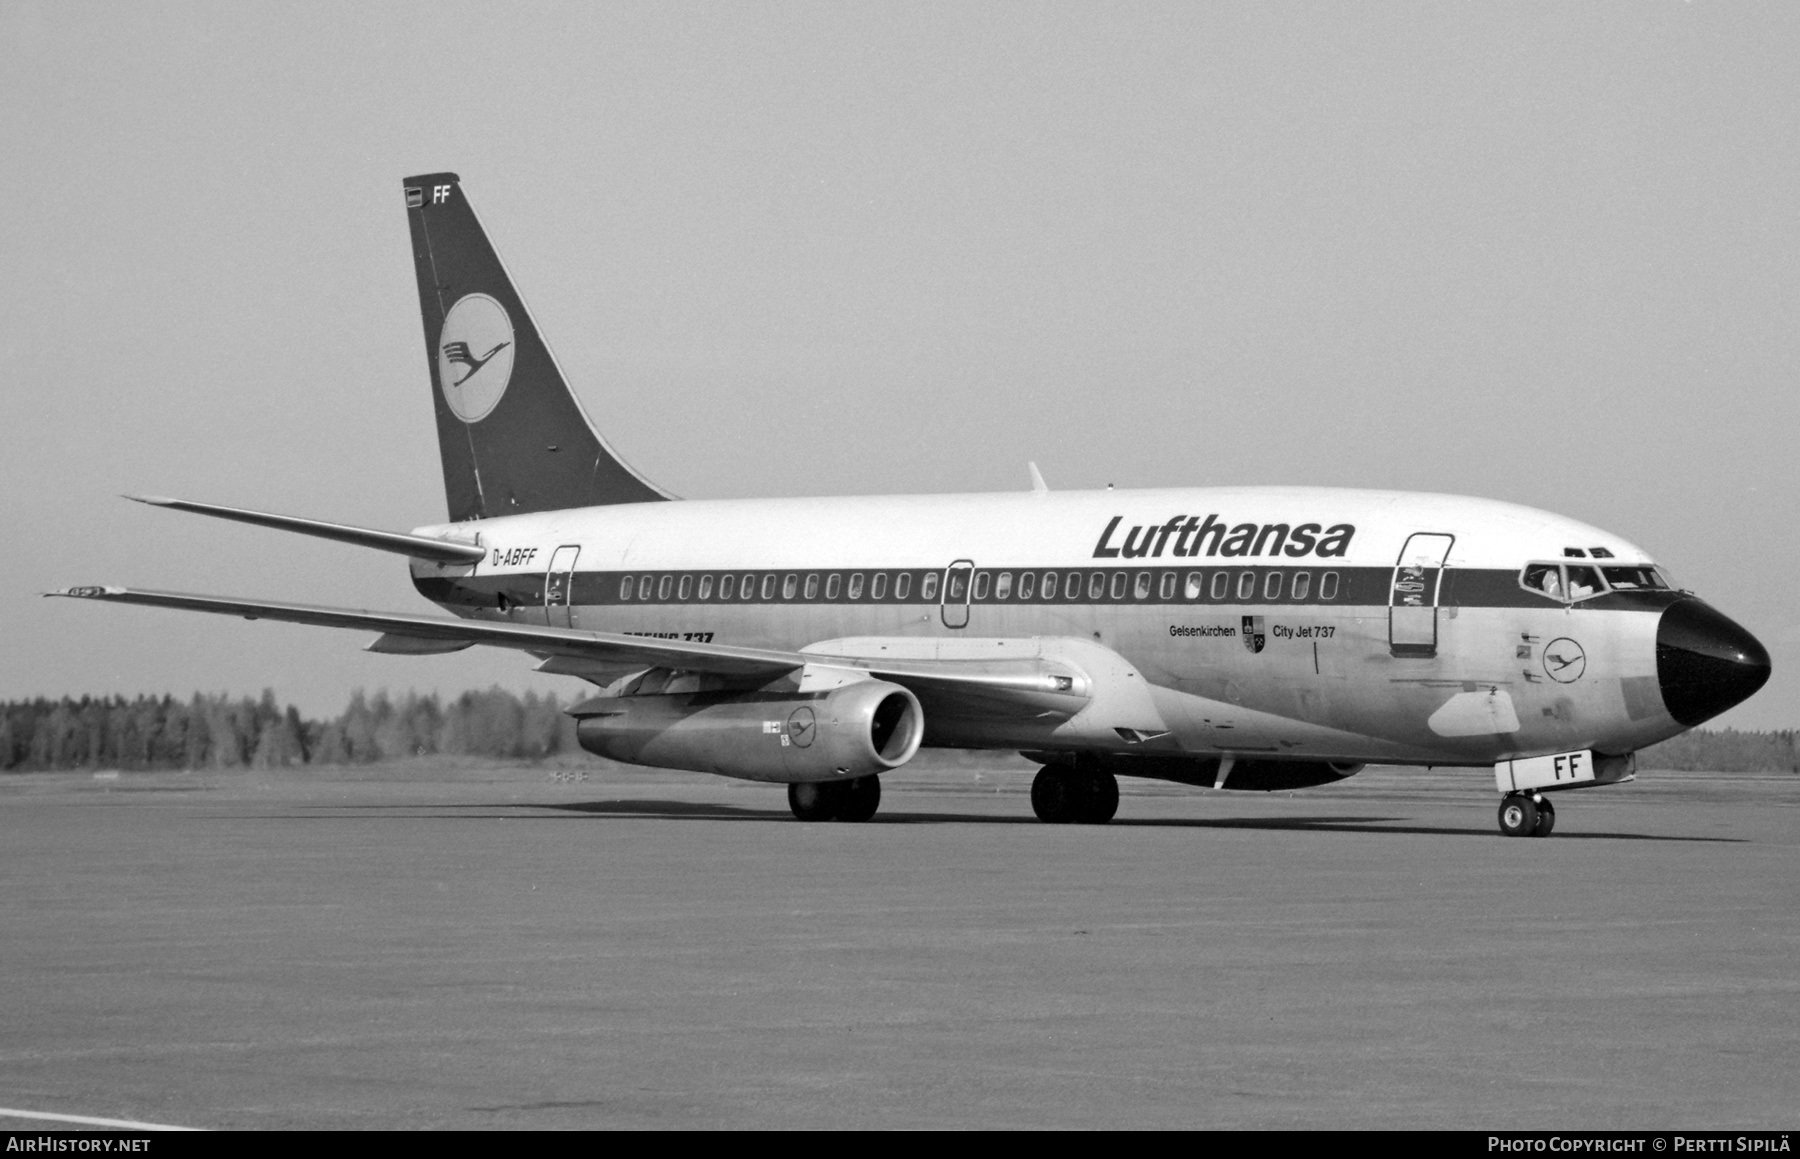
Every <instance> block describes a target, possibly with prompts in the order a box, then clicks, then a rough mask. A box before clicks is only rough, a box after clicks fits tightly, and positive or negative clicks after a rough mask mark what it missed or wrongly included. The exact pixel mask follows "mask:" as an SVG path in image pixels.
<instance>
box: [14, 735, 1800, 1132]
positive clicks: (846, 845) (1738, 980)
mask: <svg viewBox="0 0 1800 1159" xmlns="http://www.w3.org/2000/svg"><path fill="white" fill-rule="evenodd" d="M577 770H586V779H584V780H575V779H574V777H575V776H576V775H577ZM1031 771H1032V770H1031V769H1030V768H1029V767H1028V766H1026V765H1025V764H1024V762H1022V761H1021V760H1018V759H1016V758H994V759H991V760H989V759H979V760H977V759H970V758H967V757H965V756H963V755H962V754H926V755H924V756H922V757H921V759H920V761H919V762H917V763H916V765H914V766H908V768H906V769H904V770H901V771H900V773H898V774H896V775H894V776H893V777H892V778H891V779H888V780H887V781H886V791H885V794H884V800H883V803H882V811H881V814H880V815H879V816H878V817H877V819H876V821H874V822H872V823H870V824H867V825H845V824H838V823H825V824H804V823H801V822H798V821H795V820H793V819H792V817H791V816H790V815H789V814H788V811H787V806H786V799H785V797H784V795H783V792H782V790H781V788H780V787H778V786H774V787H771V786H760V785H751V784H743V783H738V782H730V781H723V780H719V779H716V778H710V777H705V776H699V775H686V774H670V773H659V772H653V771H649V770H642V769H631V768H623V767H619V766H607V765H605V764H603V763H601V762H594V763H593V764H591V765H581V766H575V765H570V766H561V767H557V768H545V767H513V768H490V767H482V766H474V765H466V764H465V765H451V764H444V763H437V764H424V763H421V764H419V765H415V766H405V767H397V768H384V769H375V770H323V771H320V770H294V771H282V772H273V773H263V772H256V773H252V772H244V771H238V772H214V773H191V774H133V773H125V774H117V775H112V774H100V775H99V776H96V775H94V774H90V773H64V774H32V775H24V776H4V777H0V869H3V878H0V881H3V884H4V889H3V893H0V977H3V979H4V986H3V987H0V1105H4V1106H6V1107H13V1108H27V1109H30V1110H35V1111H41V1112H54V1113H63V1114H78V1115H94V1116H107V1117H113V1118H124V1119H137V1120H148V1121H152V1122H160V1123H172V1124H181V1125H187V1126H196V1127H214V1128H226V1127H236V1128H260V1127H296V1128H335V1127H469V1128H508V1127H532V1128H546V1127H550V1128H555V1127H586V1128H600V1127H1077V1128H1079V1127H1331V1128H1349V1127H1452V1128H1477V1129H1482V1130H1498V1131H1507V1130H1545V1129H1575V1128H1581V1127H1587V1128H1596V1127H1619V1128H1630V1129H1642V1130H1652V1129H1699V1128H1737V1129H1750V1128H1776V1129H1779V1128H1785V1127H1791V1126H1794V1125H1795V1122H1796V1119H1797V1118H1800V1115H1797V1113H1796V1108H1797V1107H1800V956H1797V952H1800V901H1797V898H1800V890H1797V887H1800V777H1797V776H1783V775H1775V774H1771V775H1723V774H1675V773H1660V774H1659V773H1646V774H1645V775H1644V777H1643V779H1642V780H1640V781H1639V782H1638V783H1637V784H1635V785H1626V786H1619V787H1613V788H1606V789H1597V790H1591V791H1585V792H1578V793H1574V794H1566V795H1563V796H1562V797H1559V798H1558V799H1559V801H1560V808H1559V816H1558V828H1557V832H1556V833H1555V835H1554V836H1552V837H1550V838H1549V839H1547V840H1536V839H1522V840H1521V839H1510V840H1509V839H1506V838H1503V837H1501V836H1500V835H1499V833H1498V831H1497V830H1496V827H1495V823H1494V811H1495V807H1496V804H1497V800H1498V799H1497V797H1496V796H1495V794H1494V791H1493V785H1492V781H1491V778H1489V777H1488V776H1486V775H1484V774H1483V773H1480V772H1473V771H1464V772H1455V773H1451V772H1426V771H1420V770H1397V769H1371V770H1368V771H1367V772H1365V773H1363V774H1362V775H1361V776H1359V777H1357V778H1355V779H1354V780H1352V781H1349V782H1346V783H1344V784H1341V785H1337V786H1332V787H1329V788H1324V789H1316V790H1309V791H1304V792H1299V793H1294V794H1291V795H1290V794H1277V795H1263V794H1233V793H1214V792H1211V791H1208V790H1197V789H1186V788H1181V787H1177V786H1164V785H1156V784H1150V783H1144V782H1126V783H1125V784H1124V789H1125V795H1124V799H1123V803H1122V804H1121V807H1120V810H1119V818H1118V820H1117V821H1115V822H1114V823H1113V824H1112V825H1109V826H1105V827H1079V826H1045V825H1041V824H1038V823H1037V822H1036V821H1035V820H1033V819H1032V817H1031V809H1030V804H1029V801H1028V799H1027V796H1026V789H1027V787H1028V785H1029V780H1030V775H1031ZM0 1127H4V1128H11V1129H18V1128H26V1127H29V1128H30V1129H33V1130H36V1129H40V1128H42V1129H48V1128H49V1127H50V1124H47V1123H45V1124H38V1123H28V1122H26V1121H22V1120H7V1121H6V1122H5V1123H0Z"/></svg>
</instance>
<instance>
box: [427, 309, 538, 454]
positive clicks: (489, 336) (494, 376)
mask: <svg viewBox="0 0 1800 1159" xmlns="http://www.w3.org/2000/svg"><path fill="white" fill-rule="evenodd" d="M478 351H479V352H480V353H477V352H478ZM517 351H518V346H517V345H516V336H515V335H514V333H513V325H512V319H511V318H510V317H508V316H507V313H506V308H505V307H504V306H502V305H501V304H500V303H499V302H497V301H495V300H494V299H493V298H491V297H489V296H488V295H486V294H465V295H463V296H462V297H461V298H458V299H457V300H456V304H455V305H454V306H451V307H450V312H449V313H448V314H446V315H444V328H443V329H442V330H440V331H439V332H438V365H437V369H438V389H439V390H440V391H441V392H442V393H443V396H444V402H445V403H447V404H448V405H449V407H450V410H451V412H452V413H453V414H455V415H456V417H457V418H459V419H461V420H462V421H463V422H465V423H478V422H480V421H481V420H482V419H484V418H486V417H487V416H488V413H489V412H490V411H492V410H493V409H494V407H495V406H497V405H498V404H499V402H500V396H501V395H503V394H505V393H506V387H507V384H508V383H509V382H511V381H512V372H513V357H514V355H515V354H516V353H517Z"/></svg>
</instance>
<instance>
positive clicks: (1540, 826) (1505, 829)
mask: <svg viewBox="0 0 1800 1159" xmlns="http://www.w3.org/2000/svg"><path fill="white" fill-rule="evenodd" d="M1554 828H1556V806H1555V805H1552V804H1551V803H1550V799H1549V798H1548V797H1544V796H1537V797H1531V796H1527V795H1526V794H1524V793H1511V794H1509V795H1507V796H1506V797H1505V798H1503V799H1502V800H1501V802H1500V832H1502V833H1504V834H1506V835H1507V836H1508V837H1548V836H1550V830H1552V829H1554Z"/></svg>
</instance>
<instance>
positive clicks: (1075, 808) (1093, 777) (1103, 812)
mask: <svg viewBox="0 0 1800 1159" xmlns="http://www.w3.org/2000/svg"><path fill="white" fill-rule="evenodd" d="M1031 810H1032V812H1034V813H1036V814H1037V815H1038V820H1040V821H1043V822H1045V823H1047V824H1050V825H1068V824H1076V825H1104V824H1106V823H1107V822H1108V821H1111V820H1112V819H1113V814H1114V813H1117V812H1118V811H1119V779H1118V778H1117V777H1115V776H1113V775H1112V774H1111V773H1109V772H1106V771H1104V770H1102V769H1092V768H1082V767H1081V766H1079V765H1077V766H1074V767H1071V766H1069V765H1045V766H1044V767H1043V769H1042V770H1040V771H1039V772H1038V775H1037V779H1036V780H1034V781H1032V782H1031Z"/></svg>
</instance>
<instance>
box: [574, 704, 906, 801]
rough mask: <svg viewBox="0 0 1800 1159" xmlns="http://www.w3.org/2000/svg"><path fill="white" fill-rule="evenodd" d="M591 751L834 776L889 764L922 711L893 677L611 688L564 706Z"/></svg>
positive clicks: (774, 774) (898, 761)
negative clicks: (620, 692)
mask: <svg viewBox="0 0 1800 1159" xmlns="http://www.w3.org/2000/svg"><path fill="white" fill-rule="evenodd" d="M571 711H572V712H573V713H574V714H575V715H576V717H577V722H576V726H575V735H576V737H577V739H578V740H579V741H580V742H581V747H582V748H584V749H586V750H587V751H589V752H591V753H596V754H598V755H600V756H603V757H608V758H611V759H612V760H615V761H625V762H628V763H630V764H635V765H653V766H656V767H658V768H665V769H689V770H692V771H694V772H700V773H718V774H720V775H721V776H726V777H738V778H740V779H743V780H749V781H777V782H784V783H788V784H793V783H795V782H800V781H834V780H841V779H843V778H846V777H863V776H868V775H869V774H871V773H884V772H886V771H887V770H889V769H895V768H899V767H900V766H901V765H903V764H905V763H906V762H907V761H909V760H911V759H912V757H913V754H914V753H916V752H918V751H919V742H920V741H921V740H923V739H924V736H925V714H924V712H923V711H922V710H921V709H920V708H919V701H918V699H917V698H916V697H914V696H913V694H912V693H911V692H910V691H908V690H907V689H905V688H902V687H901V686H900V685H898V684H890V683H888V682H886V681H882V680H865V681H860V682H858V683H856V684H848V685H845V686H844V687H842V688H835V689H833V690H831V691H830V692H828V693H824V694H822V695H814V696H796V695H793V694H791V693H790V694H770V693H760V692H698V693H679V694H668V695H653V696H621V697H616V698H602V699H597V700H590V701H586V702H585V703H583V704H581V705H578V706H577V707H576V708H575V709H572V710H571Z"/></svg>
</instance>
